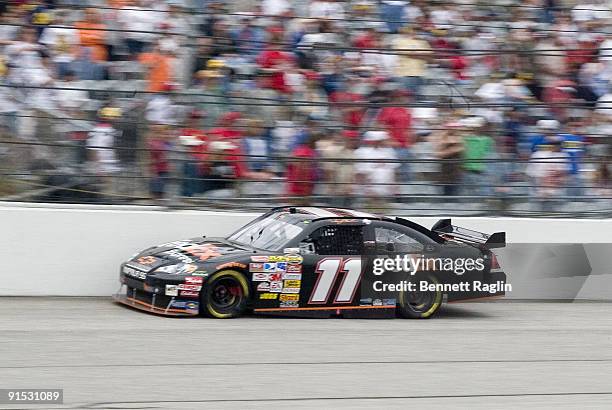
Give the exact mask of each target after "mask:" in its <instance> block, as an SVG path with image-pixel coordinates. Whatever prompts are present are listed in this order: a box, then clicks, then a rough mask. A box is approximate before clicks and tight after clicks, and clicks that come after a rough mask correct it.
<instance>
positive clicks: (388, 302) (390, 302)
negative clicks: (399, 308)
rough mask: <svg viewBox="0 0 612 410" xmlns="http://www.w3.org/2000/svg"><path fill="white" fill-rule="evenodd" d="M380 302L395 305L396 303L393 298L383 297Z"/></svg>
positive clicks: (384, 304)
mask: <svg viewBox="0 0 612 410" xmlns="http://www.w3.org/2000/svg"><path fill="white" fill-rule="evenodd" d="M382 304H383V306H395V305H397V301H396V300H395V299H383V300H382Z"/></svg>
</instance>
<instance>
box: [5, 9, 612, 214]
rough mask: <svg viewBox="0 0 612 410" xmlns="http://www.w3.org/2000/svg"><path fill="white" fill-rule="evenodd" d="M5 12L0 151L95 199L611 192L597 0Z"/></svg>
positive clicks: (387, 200)
mask: <svg viewBox="0 0 612 410" xmlns="http://www.w3.org/2000/svg"><path fill="white" fill-rule="evenodd" d="M0 12H1V14H0V76H1V78H0V124H2V131H1V132H2V133H3V138H2V139H3V145H4V146H5V147H6V146H9V148H5V149H4V150H0V156H2V155H3V152H4V153H5V155H12V158H11V162H12V163H16V165H15V166H16V167H17V168H19V169H22V170H27V171H30V170H32V169H34V168H35V167H36V166H38V167H40V166H41V165H40V162H41V160H42V159H44V160H45V161H46V163H48V164H51V165H52V166H54V167H55V168H71V169H73V170H74V172H76V173H78V174H79V175H93V177H94V178H96V181H97V183H99V189H100V191H101V192H103V193H104V195H106V196H107V197H109V198H113V197H115V198H124V197H129V196H130V195H132V196H140V197H149V198H154V199H162V198H167V197H169V196H172V197H182V198H189V197H191V198H200V197H201V198H208V199H211V198H212V199H219V198H225V199H236V198H238V197H249V196H250V197H253V198H257V197H263V196H265V195H270V196H278V197H283V198H285V199H286V197H289V200H291V201H293V202H295V203H304V204H306V203H327V204H333V205H339V206H356V205H362V204H366V205H369V206H371V207H374V208H386V207H388V206H389V204H392V203H406V202H410V201H413V200H415V198H418V199H419V200H421V201H423V200H424V199H423V198H432V200H433V198H438V200H442V199H443V198H446V199H448V198H449V197H454V196H461V197H465V198H469V197H473V198H474V199H473V200H474V201H475V202H482V199H481V197H486V198H489V199H500V198H502V199H503V198H510V197H514V196H524V197H525V198H529V200H531V201H532V203H537V204H538V206H540V207H542V209H544V210H553V209H556V208H558V207H559V206H560V205H562V204H563V203H564V202H566V201H588V200H590V199H594V198H595V199H596V198H607V199H610V194H611V193H612V191H611V190H612V179H611V177H610V158H611V156H612V149H611V148H610V147H611V144H612V2H611V1H609V0H529V1H526V2H519V1H515V0H494V1H487V2H481V1H477V0H457V1H425V0H411V1H404V0H383V1H374V0H347V1H343V0H293V1H291V0H263V1H257V2H255V1H246V0H245V1H241V2H220V1H214V0H164V1H162V0H156V1H153V0H134V1H130V0H106V1H104V0H89V1H87V0H84V1H69V0H64V1H59V0H58V1H51V0H48V1H26V0H23V1H2V2H0ZM49 118H51V119H53V120H49ZM43 135H44V136H45V137H44V139H43V137H42V136H43ZM41 140H42V142H44V143H45V144H38V145H36V144H33V145H32V149H31V150H30V151H27V153H26V154H24V155H19V156H18V157H17V158H16V157H15V152H17V151H14V150H13V151H11V148H10V144H11V141H12V142H13V143H14V142H19V141H30V142H38V143H40V142H41ZM7 144H8V145H7ZM21 148H22V145H20V149H21ZM56 148H57V149H56ZM60 151H61V152H62V154H57V152H60ZM20 152H22V151H20ZM66 152H67V153H66ZM3 178H5V177H3ZM126 180H130V181H132V180H135V181H136V183H130V184H127V183H126V182H125V181H126ZM143 181H146V183H143ZM140 191H145V192H140ZM425 200H426V199H425ZM279 201H281V200H280V199H279ZM281 202H286V201H285V200H283V201H281Z"/></svg>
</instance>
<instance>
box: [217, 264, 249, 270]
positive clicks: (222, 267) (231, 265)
mask: <svg viewBox="0 0 612 410" xmlns="http://www.w3.org/2000/svg"><path fill="white" fill-rule="evenodd" d="M228 268H238V269H246V268H247V266H246V265H245V264H244V263H240V262H227V263H222V264H221V265H218V266H217V267H216V269H228Z"/></svg>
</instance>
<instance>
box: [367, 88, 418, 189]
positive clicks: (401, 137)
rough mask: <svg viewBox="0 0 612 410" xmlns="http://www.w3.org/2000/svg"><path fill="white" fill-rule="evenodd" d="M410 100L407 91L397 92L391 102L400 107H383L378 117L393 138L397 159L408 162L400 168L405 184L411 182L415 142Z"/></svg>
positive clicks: (378, 120) (403, 163)
mask: <svg viewBox="0 0 612 410" xmlns="http://www.w3.org/2000/svg"><path fill="white" fill-rule="evenodd" d="M409 98H410V97H409V94H408V92H407V91H405V90H398V91H395V92H394V93H393V94H392V98H391V100H392V101H393V102H395V103H397V104H398V105H397V106H392V107H389V106H385V107H382V108H381V109H380V111H379V112H378V115H377V116H376V122H377V123H378V124H380V125H381V126H382V127H383V128H385V130H386V131H387V132H388V133H389V135H390V136H391V145H392V146H393V147H394V148H395V151H396V154H397V157H398V158H399V159H400V160H402V161H406V162H402V164H401V166H400V168H399V177H400V179H401V180H402V181H404V182H407V181H409V180H410V167H409V163H408V161H409V160H410V159H411V154H410V148H411V147H412V144H413V142H414V140H413V136H412V132H411V126H412V116H411V115H410V111H409V110H408V108H407V105H408V104H409Z"/></svg>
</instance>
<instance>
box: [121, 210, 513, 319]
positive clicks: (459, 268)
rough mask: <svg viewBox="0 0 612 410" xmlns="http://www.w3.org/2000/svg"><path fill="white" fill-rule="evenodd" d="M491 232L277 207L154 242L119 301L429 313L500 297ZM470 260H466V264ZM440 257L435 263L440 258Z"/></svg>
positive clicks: (125, 273)
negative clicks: (209, 231)
mask: <svg viewBox="0 0 612 410" xmlns="http://www.w3.org/2000/svg"><path fill="white" fill-rule="evenodd" d="M503 246H505V233H504V232H497V233H494V234H492V235H486V234H483V233H479V232H475V231H471V230H467V229H464V228H460V227H456V226H454V225H452V223H451V220H450V219H442V220H440V221H438V222H437V223H436V224H435V225H434V226H433V228H432V229H427V228H425V227H423V226H421V225H419V224H417V223H414V222H412V221H409V220H407V219H404V218H399V217H393V218H392V217H386V216H379V215H374V214H370V213H365V212H359V211H355V210H351V209H339V208H321V207H280V208H274V209H272V210H270V211H269V212H267V213H265V214H263V215H262V216H260V217H258V218H256V219H255V220H253V221H252V222H250V223H248V224H247V225H245V226H244V227H242V228H240V229H239V230H237V231H236V232H234V233H232V234H231V235H229V236H227V237H226V238H206V237H199V238H193V239H188V240H180V241H175V242H169V243H164V244H161V245H157V246H153V247H151V248H148V249H146V250H144V251H142V252H140V253H138V254H137V255H135V256H133V257H132V258H131V259H130V260H128V261H127V262H125V263H122V264H121V266H120V282H121V288H120V290H119V292H118V293H117V294H116V295H114V299H115V300H116V301H118V302H120V303H123V304H125V305H129V306H131V307H134V308H138V309H141V310H145V311H148V312H152V313H158V314H163V315H170V316H192V315H203V316H208V317H213V318H223V319H225V318H234V317H238V316H241V315H243V314H245V313H247V312H250V313H255V314H267V315H282V316H298V317H331V316H341V317H368V318H374V317H395V316H397V315H399V316H401V317H405V318H428V317H431V316H432V315H434V314H435V313H436V312H437V311H438V310H439V308H440V306H441V305H442V302H443V299H444V298H446V300H447V301H448V302H452V301H458V300H465V299H473V298H480V297H490V296H503V295H504V294H505V291H506V290H507V287H506V286H505V282H506V275H505V274H504V273H503V272H502V270H501V268H500V266H499V264H498V262H497V259H496V257H495V255H494V254H493V253H492V252H491V249H494V248H499V247H503ZM470 260H471V261H473V263H466V261H470ZM438 261H439V263H438Z"/></svg>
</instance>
